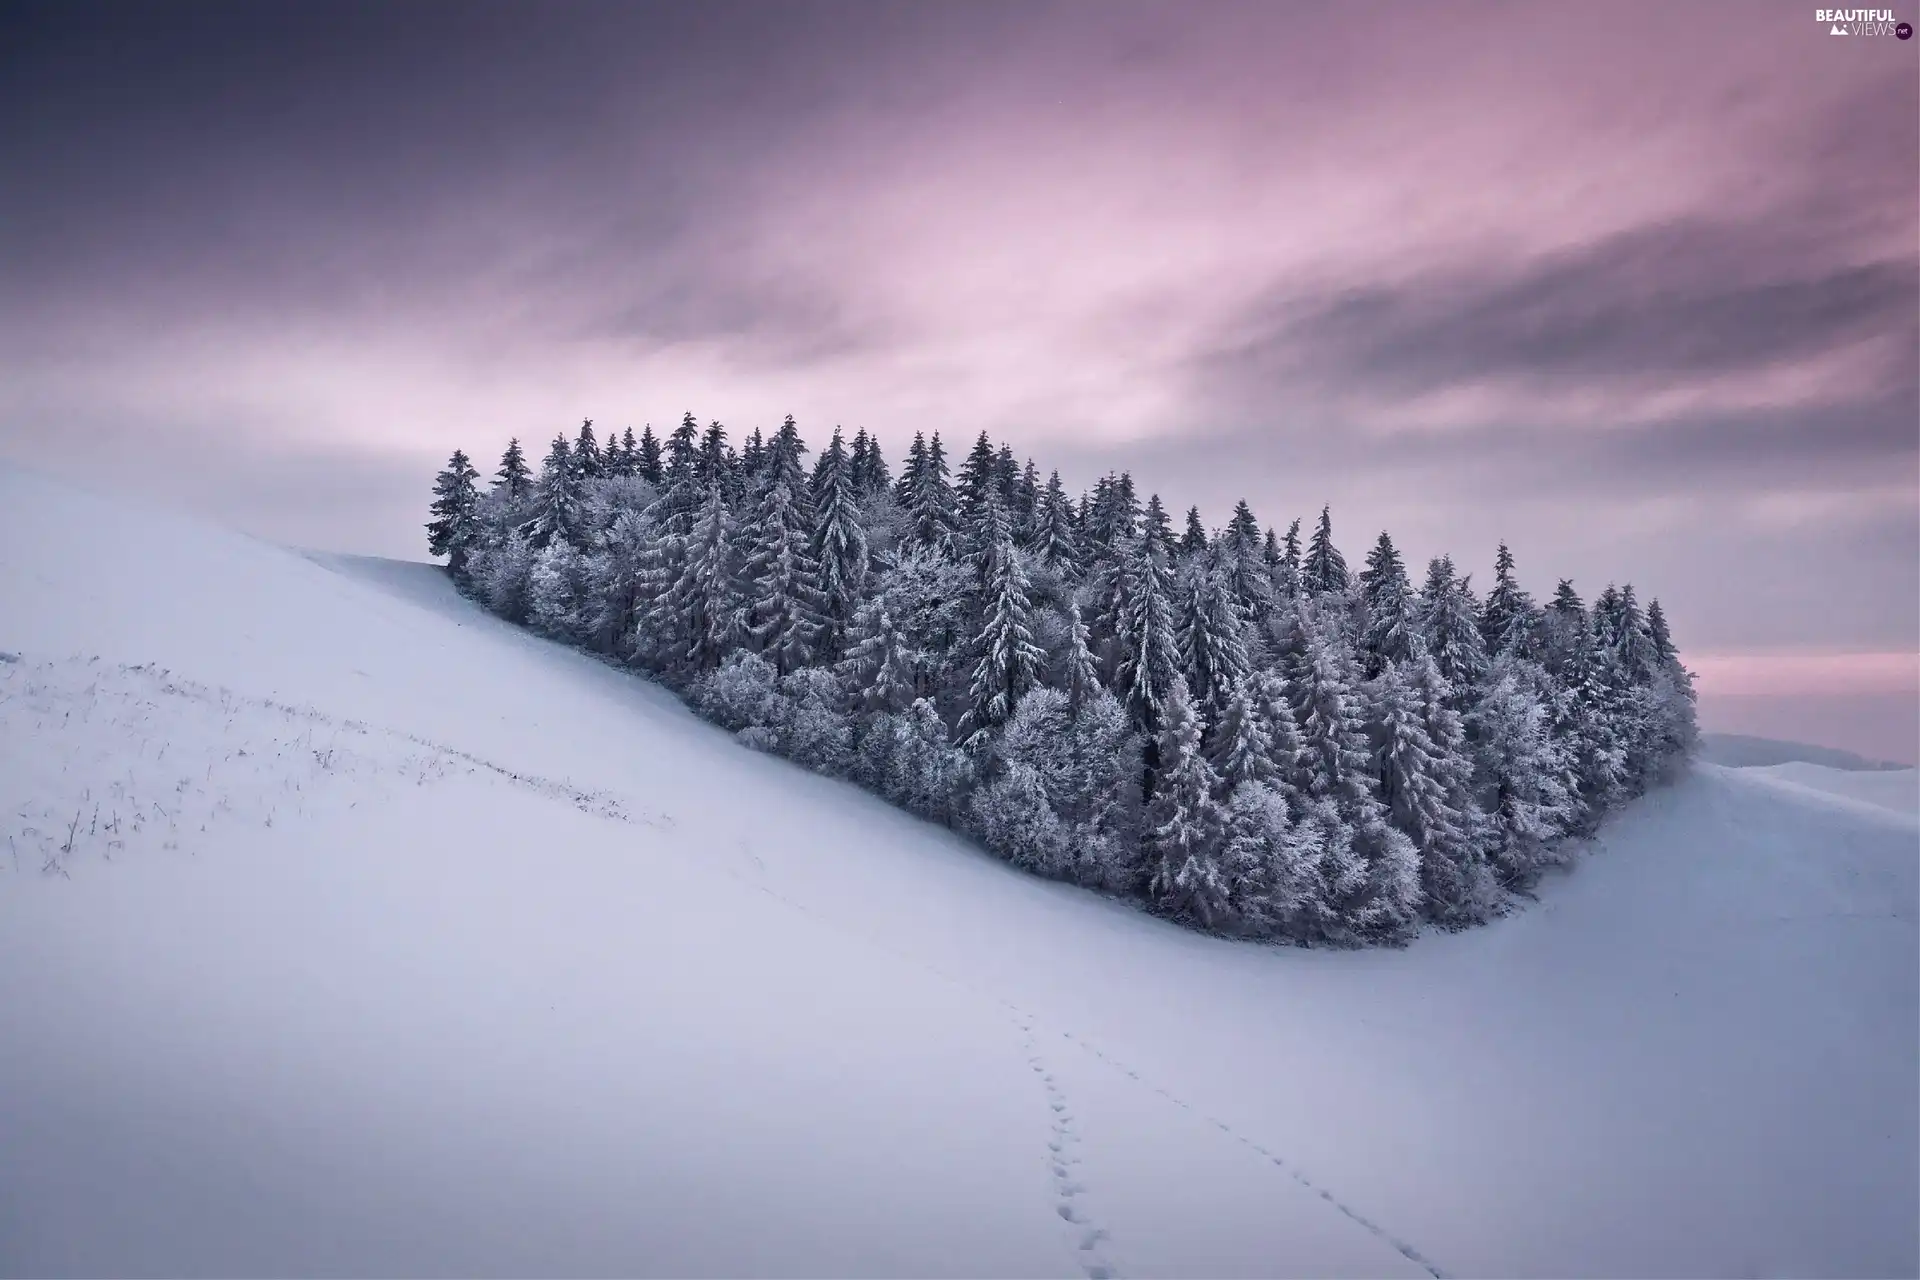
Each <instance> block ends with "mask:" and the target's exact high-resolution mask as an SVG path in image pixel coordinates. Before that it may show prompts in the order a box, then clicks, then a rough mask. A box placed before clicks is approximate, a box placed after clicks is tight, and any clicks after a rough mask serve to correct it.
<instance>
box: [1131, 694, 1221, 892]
mask: <svg viewBox="0 0 1920 1280" xmlns="http://www.w3.org/2000/svg"><path fill="white" fill-rule="evenodd" d="M1200 739H1201V726H1200V716H1199V713H1198V711H1197V710H1196V709H1195V707H1194V705H1193V700H1192V698H1191V697H1190V696H1189V694H1188V692H1187V682H1186V681H1185V680H1184V679H1182V678H1181V677H1180V676H1178V675H1176V676H1174V678H1173V681H1172V684H1171V685H1170V687H1169V688H1168V690H1167V696H1166V699H1165V703H1164V711H1163V714H1162V724H1161V727H1160V733H1159V757H1160V776H1159V779H1158V782H1157V784H1156V785H1155V787H1154V791H1153V797H1152V799H1151V800H1149V801H1148V804H1147V814H1146V825H1145V833H1144V834H1145V839H1146V846H1147V867H1148V879H1147V886H1146V888H1147V894H1148V897H1149V899H1150V900H1151V901H1152V902H1153V903H1154V904H1155V905H1156V906H1158V907H1159V908H1160V909H1161V910H1162V911H1165V912H1166V913H1167V914H1169V915H1171V916H1173V917H1174V918H1176V919H1183V920H1191V921H1193V922H1194V923H1196V924H1199V925H1201V926H1202V927H1203V928H1209V929H1217V928H1220V927H1222V926H1223V925H1225V924H1226V923H1227V919H1228V893H1229V884H1228V880H1227V876H1226V872H1225V869H1224V868H1223V867H1222V866H1221V864H1220V853H1221V840H1222V837H1223V836H1224V834H1225V825H1226V824H1225V815H1224V814H1223V813H1222V812H1221V809H1220V804H1219V801H1217V800H1216V799H1215V798H1214V797H1215V793H1216V792H1217V791H1218V790H1219V788H1220V779H1219V777H1218V776H1217V775H1216V774H1215V773H1214V772H1213V768H1212V766H1210V765H1209V764H1208V763H1207V758H1206V754H1205V753H1204V752H1203V751H1202V750H1201V744H1200Z"/></svg>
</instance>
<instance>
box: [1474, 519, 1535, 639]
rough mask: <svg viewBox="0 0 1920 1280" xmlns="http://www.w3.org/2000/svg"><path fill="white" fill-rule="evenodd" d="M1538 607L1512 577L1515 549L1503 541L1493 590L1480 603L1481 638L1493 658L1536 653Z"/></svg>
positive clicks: (1494, 570)
mask: <svg viewBox="0 0 1920 1280" xmlns="http://www.w3.org/2000/svg"><path fill="white" fill-rule="evenodd" d="M1538 613H1539V610H1538V608H1537V607H1536V606H1535V605H1534V603H1533V597H1532V596H1530V595H1528V594H1527V593H1526V591H1525V590H1523V589H1522V588H1521V586H1520V583H1519V580H1518V579H1516V578H1515V577H1514V576H1513V552H1512V551H1510V550H1509V549H1508V548H1507V544H1506V543H1504V542H1502V543H1501V544H1500V550H1499V551H1498V552H1496V553H1495V554H1494V558H1493V590H1491V591H1489V592H1487V598H1486V602H1485V603H1483V604H1482V605H1481V606H1480V640H1481V643H1482V645H1483V646H1484V647H1485V649H1486V652H1487V655H1488V656H1489V657H1490V658H1491V657H1494V656H1496V655H1499V654H1502V653H1512V654H1517V655H1518V656H1520V657H1523V658H1530V657H1532V656H1534V645H1535V636H1534V632H1535V630H1536V628H1537V615H1538Z"/></svg>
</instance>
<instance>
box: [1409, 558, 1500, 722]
mask: <svg viewBox="0 0 1920 1280" xmlns="http://www.w3.org/2000/svg"><path fill="white" fill-rule="evenodd" d="M1420 624H1421V631H1422V632H1423V633H1424V635H1425V637H1426V643H1427V652H1428V653H1430V654H1432V655H1433V661H1434V665H1435V666H1437V667H1439V668H1440V674H1441V675H1443V676H1445V677H1446V680H1447V684H1448V685H1449V686H1451V688H1452V690H1453V695H1452V696H1453V699H1454V703H1453V705H1454V707H1455V709H1456V710H1462V711H1464V710H1465V709H1466V708H1468V707H1470V706H1472V705H1473V700H1474V698H1475V696H1476V695H1477V692H1478V690H1479V687H1480V683H1481V681H1482V680H1484V679H1485V678H1486V674H1487V651H1486V648H1485V646H1484V645H1483V644H1482V643H1481V640H1480V611H1479V608H1478V607H1477V606H1476V605H1475V603H1474V599H1473V594H1472V592H1471V590H1470V589H1469V587H1468V584H1467V582H1466V581H1465V580H1464V579H1462V578H1461V577H1459V576H1458V575H1457V574H1455V573H1454V571H1453V561H1452V559H1450V558H1449V557H1447V556H1439V557H1437V558H1435V559H1434V560H1432V561H1431V562H1429V563H1428V565H1427V581H1426V585H1425V586H1424V587H1422V588H1421V591H1420Z"/></svg>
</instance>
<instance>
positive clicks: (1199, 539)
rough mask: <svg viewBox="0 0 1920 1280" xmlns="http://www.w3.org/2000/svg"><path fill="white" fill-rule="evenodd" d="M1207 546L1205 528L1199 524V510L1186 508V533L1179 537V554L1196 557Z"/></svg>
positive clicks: (1197, 508)
mask: <svg viewBox="0 0 1920 1280" xmlns="http://www.w3.org/2000/svg"><path fill="white" fill-rule="evenodd" d="M1207 545H1208V544H1207V526H1206V525H1204V524H1202V523H1200V508H1199V507H1188V508H1187V527H1186V531H1185V532H1184V533H1182V534H1181V535H1180V554H1181V555H1183V556H1197V555H1199V554H1200V553H1201V552H1203V551H1205V550H1206V549H1207Z"/></svg>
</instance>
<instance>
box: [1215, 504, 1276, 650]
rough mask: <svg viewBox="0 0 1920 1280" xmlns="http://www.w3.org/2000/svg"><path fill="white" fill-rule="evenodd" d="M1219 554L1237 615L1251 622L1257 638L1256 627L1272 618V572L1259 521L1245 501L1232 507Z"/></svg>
mask: <svg viewBox="0 0 1920 1280" xmlns="http://www.w3.org/2000/svg"><path fill="white" fill-rule="evenodd" d="M1220 552H1221V567H1222V570H1223V571H1224V572H1225V573H1226V575H1227V584H1228V586H1230V587H1231V588H1232V590H1233V595H1234V599H1235V600H1237V601H1238V602H1239V604H1240V611H1241V613H1242V614H1243V615H1244V616H1245V617H1247V618H1248V619H1250V620H1251V621H1252V622H1253V623H1254V625H1255V628H1256V629H1255V630H1254V632H1253V634H1254V635H1258V634H1259V632H1258V630H1257V628H1258V627H1259V626H1260V625H1263V624H1265V622H1266V621H1267V619H1269V618H1271V617H1272V616H1273V608H1274V585H1273V570H1272V567H1271V566H1269V565H1268V564H1267V562H1266V553H1265V548H1264V546H1263V545H1262V541H1261V534H1260V522H1259V521H1257V520H1255V519H1254V518H1253V508H1251V507H1249V506H1248V505H1247V504H1246V502H1245V501H1241V502H1240V503H1238V504H1236V505H1235V506H1234V508H1233V518H1232V519H1231V520H1229V521H1228V522H1227V529H1226V533H1225V535H1224V536H1223V537H1222V539H1221V547H1220Z"/></svg>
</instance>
